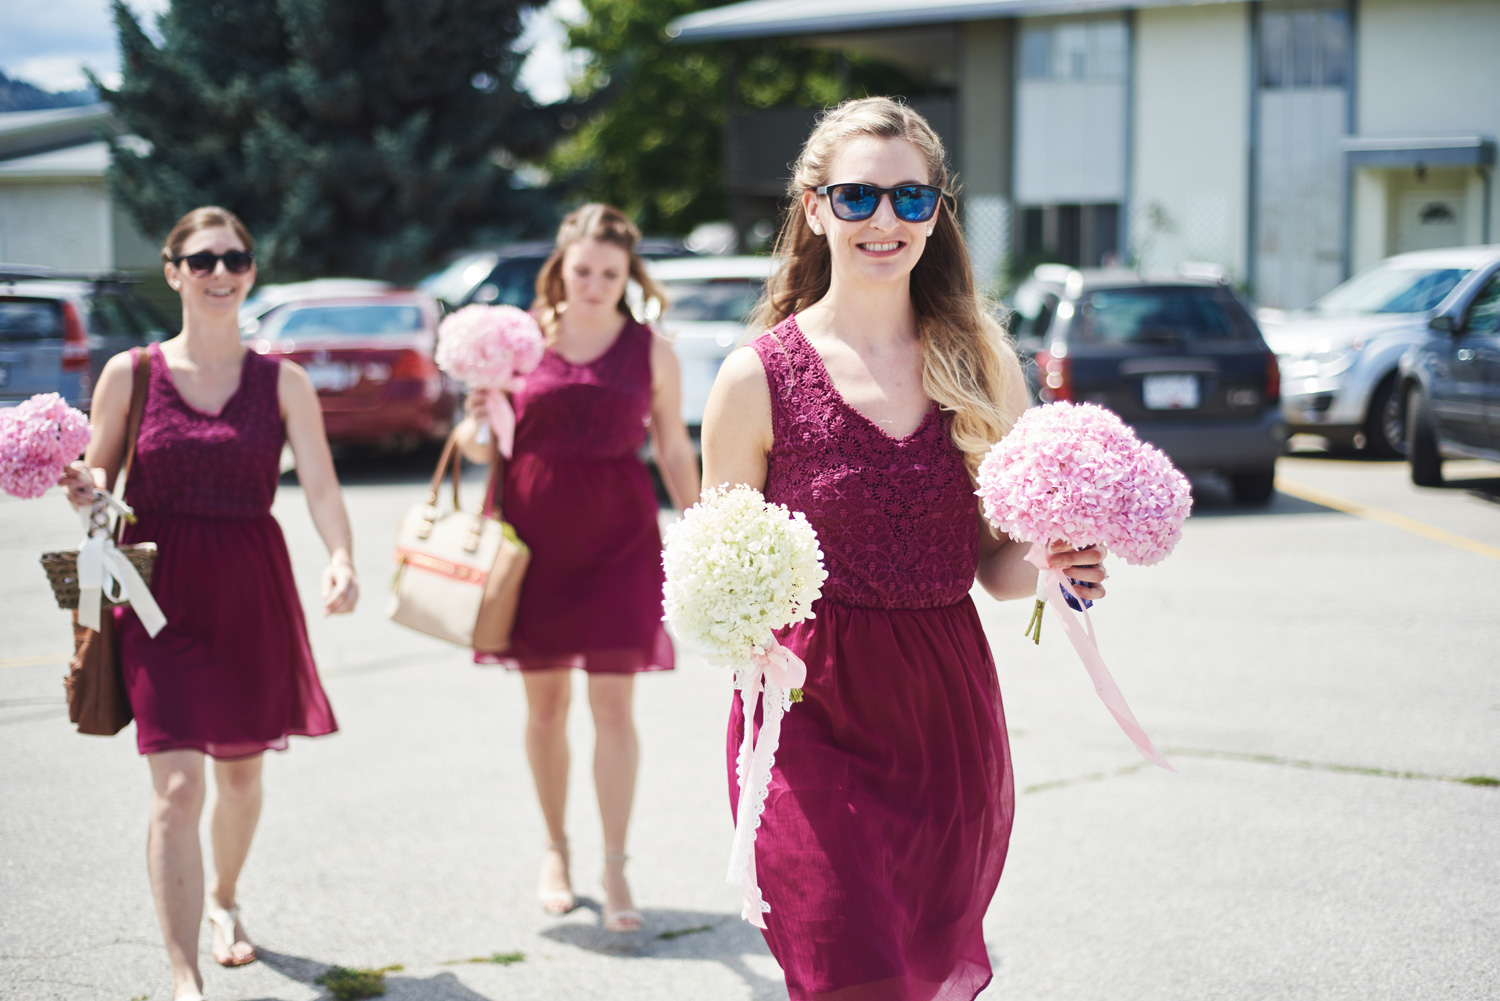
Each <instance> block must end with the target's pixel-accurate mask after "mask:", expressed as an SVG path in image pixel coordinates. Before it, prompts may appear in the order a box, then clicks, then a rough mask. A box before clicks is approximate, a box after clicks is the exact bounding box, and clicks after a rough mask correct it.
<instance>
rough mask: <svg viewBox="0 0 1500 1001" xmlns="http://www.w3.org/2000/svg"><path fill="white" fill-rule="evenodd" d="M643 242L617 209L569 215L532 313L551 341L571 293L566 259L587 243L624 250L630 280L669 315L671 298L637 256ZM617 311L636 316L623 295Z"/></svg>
mask: <svg viewBox="0 0 1500 1001" xmlns="http://www.w3.org/2000/svg"><path fill="white" fill-rule="evenodd" d="M640 239H641V231H640V230H639V229H636V227H635V223H633V222H631V221H630V220H629V219H627V218H626V217H625V213H623V212H621V211H620V210H619V209H617V208H615V207H614V206H613V205H605V204H603V203H600V202H590V203H589V204H587V205H584V206H581V207H579V208H576V209H574V210H573V211H572V212H569V213H568V215H567V216H566V218H564V219H563V221H562V225H561V226H559V227H558V228H557V244H556V249H554V250H553V251H552V254H551V256H550V257H548V258H547V261H546V263H545V264H543V265H542V270H541V271H540V272H539V273H538V274H537V276H536V299H535V300H533V302H532V304H531V311H532V312H533V313H535V314H537V318H538V320H539V322H540V323H541V325H542V330H543V331H545V332H546V335H547V340H548V341H552V340H555V339H556V337H557V308H558V306H560V305H562V304H563V303H564V302H566V301H567V291H566V288H565V286H564V285H563V255H564V254H565V253H567V251H568V248H569V247H571V246H573V244H575V243H578V242H580V241H583V240H598V241H599V242H600V243H609V244H613V245H614V246H616V247H619V248H620V249H622V250H624V251H625V253H626V254H628V255H629V256H630V272H629V274H630V277H631V278H632V279H634V280H635V282H636V284H638V285H639V286H640V287H641V292H642V294H643V295H644V296H645V300H646V302H650V301H651V300H652V299H655V300H656V301H657V302H658V303H659V305H660V312H662V313H665V312H666V311H667V306H668V300H667V294H666V293H665V292H663V291H662V288H661V286H660V285H658V284H657V283H656V280H655V279H654V278H652V277H651V275H650V273H649V272H647V270H646V262H645V261H644V260H642V259H641V255H640V254H637V253H636V252H635V246H636V244H637V243H639V242H640ZM615 308H616V309H618V310H619V311H620V312H621V313H624V314H625V315H626V316H633V315H634V314H632V313H631V311H630V303H628V302H627V301H626V299H625V296H623V295H622V296H621V297H620V301H619V302H618V303H616V304H615Z"/></svg>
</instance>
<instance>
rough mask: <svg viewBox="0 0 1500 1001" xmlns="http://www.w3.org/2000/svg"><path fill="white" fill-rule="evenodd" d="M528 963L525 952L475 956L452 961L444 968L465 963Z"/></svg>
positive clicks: (503, 964) (504, 964) (508, 964)
mask: <svg viewBox="0 0 1500 1001" xmlns="http://www.w3.org/2000/svg"><path fill="white" fill-rule="evenodd" d="M525 961H526V953H524V952H495V953H491V954H490V955H488V956H474V957H472V958H470V959H450V960H448V962H446V963H444V964H443V965H444V966H460V965H462V964H464V963H494V964H495V965H496V966H511V965H513V964H515V963H522V962H525Z"/></svg>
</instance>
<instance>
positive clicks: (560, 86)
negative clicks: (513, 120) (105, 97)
mask: <svg viewBox="0 0 1500 1001" xmlns="http://www.w3.org/2000/svg"><path fill="white" fill-rule="evenodd" d="M128 3H129V4H130V7H131V8H132V9H133V10H134V11H135V12H136V14H137V15H138V16H140V17H141V19H142V23H143V24H144V25H145V27H146V30H147V32H148V33H150V32H151V30H152V26H153V24H154V22H155V17H156V15H157V14H159V13H160V12H161V11H163V10H165V9H166V7H167V3H168V0H128ZM5 7H6V13H5V18H4V30H3V31H0V70H3V71H4V72H5V75H6V76H9V77H11V78H12V79H19V80H25V81H26V82H27V83H32V84H35V85H36V86H38V87H41V88H42V89H43V90H51V91H63V90H77V89H79V88H81V87H84V86H86V85H87V80H86V79H85V78H84V75H83V70H82V68H81V67H82V66H88V67H89V68H90V69H92V70H93V71H94V72H95V73H96V74H98V75H99V78H100V79H101V80H103V81H104V83H105V85H106V86H113V85H114V84H116V83H118V82H119V78H120V58H119V53H118V52H117V51H116V49H115V33H114V24H113V22H112V21H111V20H110V14H109V3H108V0H5ZM582 17H583V7H582V5H581V4H580V3H579V0H552V2H551V3H550V4H549V5H548V6H547V7H546V8H545V9H544V10H542V11H540V12H537V13H535V14H533V15H531V16H529V17H528V18H527V24H526V34H525V35H524V36H523V37H522V39H521V42H520V44H519V45H518V48H519V49H521V50H522V51H526V50H528V49H529V51H530V54H529V55H528V56H527V58H526V62H525V63H524V64H523V65H522V68H521V77H520V83H521V86H522V87H524V88H525V89H526V90H528V91H529V92H530V93H531V95H532V96H533V97H535V98H536V99H537V100H539V101H541V102H543V103H551V102H552V101H557V100H561V99H562V98H564V97H566V96H567V95H568V88H569V85H570V81H572V80H575V79H577V77H578V75H579V72H580V70H581V65H580V57H579V54H577V53H570V52H569V51H568V49H567V38H566V34H565V32H566V30H567V29H566V23H567V22H570V21H576V20H579V19H581V18H582Z"/></svg>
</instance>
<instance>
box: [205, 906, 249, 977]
mask: <svg viewBox="0 0 1500 1001" xmlns="http://www.w3.org/2000/svg"><path fill="white" fill-rule="evenodd" d="M203 916H204V917H205V918H207V919H208V923H209V924H210V925H212V926H213V929H214V931H216V932H218V934H219V937H221V938H222V939H223V940H224V943H225V944H226V945H227V946H228V947H229V952H228V954H227V957H226V958H223V959H221V958H219V953H218V952H217V951H215V952H214V962H216V963H218V964H219V965H220V966H244V965H245V964H247V963H253V962H255V961H256V959H258V958H259V955H258V954H257V953H256V951H255V944H254V943H253V942H251V941H250V940H249V939H248V938H247V939H237V938H235V935H234V930H235V928H236V927H237V926H238V925H239V923H240V909H239V908H238V907H219V906H217V905H215V904H212V903H210V904H209V905H208V906H207V907H205V908H204V910H203ZM240 942H244V944H245V945H247V946H249V947H250V954H249V955H248V956H236V955H235V954H234V947H235V946H236V945H239V944H240Z"/></svg>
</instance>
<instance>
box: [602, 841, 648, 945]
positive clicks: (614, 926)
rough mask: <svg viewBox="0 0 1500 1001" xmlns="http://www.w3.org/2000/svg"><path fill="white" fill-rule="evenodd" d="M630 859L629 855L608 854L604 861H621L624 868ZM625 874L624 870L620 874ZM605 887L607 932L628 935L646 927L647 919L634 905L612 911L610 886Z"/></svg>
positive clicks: (605, 927) (604, 915)
mask: <svg viewBox="0 0 1500 1001" xmlns="http://www.w3.org/2000/svg"><path fill="white" fill-rule="evenodd" d="M629 860H630V856H629V855H606V856H604V861H605V863H606V864H608V863H610V862H619V863H620V866H621V868H622V869H623V868H624V865H625V863H626V862H628V861H629ZM624 876H625V874H624V873H623V872H622V873H621V874H620V877H621V878H622V879H623V878H624ZM603 889H604V901H605V903H604V913H603V918H604V930H605V931H607V932H613V933H615V934H616V935H628V934H629V933H631V932H637V931H640V930H641V929H642V928H644V927H646V919H645V918H644V917H642V916H641V912H640V911H638V910H636V909H635V908H633V907H629V908H626V909H624V910H620V911H612V910H610V908H609V888H608V887H604V888H603Z"/></svg>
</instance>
